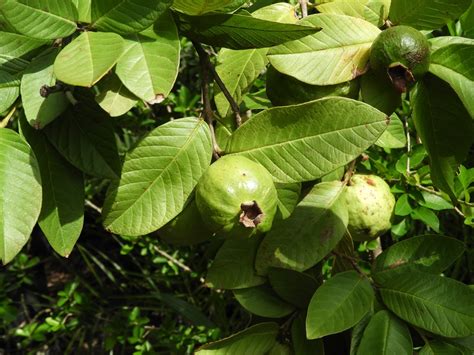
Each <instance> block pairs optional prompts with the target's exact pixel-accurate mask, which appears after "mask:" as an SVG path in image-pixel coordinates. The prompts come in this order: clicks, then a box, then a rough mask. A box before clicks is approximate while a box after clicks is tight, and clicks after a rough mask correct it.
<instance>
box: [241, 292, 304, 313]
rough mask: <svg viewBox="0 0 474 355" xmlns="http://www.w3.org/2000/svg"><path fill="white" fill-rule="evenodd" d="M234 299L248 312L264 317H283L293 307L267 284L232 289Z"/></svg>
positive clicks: (292, 309) (291, 310)
mask: <svg viewBox="0 0 474 355" xmlns="http://www.w3.org/2000/svg"><path fill="white" fill-rule="evenodd" d="M234 296H235V299H236V300H237V301H238V302H239V303H240V305H241V306H242V307H244V308H245V309H246V310H247V311H249V312H250V313H253V314H256V315H257V316H260V317H266V318H283V317H285V316H287V315H288V314H290V313H291V312H293V311H294V309H295V307H294V306H292V305H291V304H289V303H286V302H284V301H283V300H282V299H280V298H279V297H278V296H277V295H276V294H275V292H274V291H273V290H272V289H271V288H270V287H269V286H268V285H261V286H257V287H251V288H242V289H240V290H234Z"/></svg>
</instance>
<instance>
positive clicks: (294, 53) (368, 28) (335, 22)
mask: <svg viewBox="0 0 474 355" xmlns="http://www.w3.org/2000/svg"><path fill="white" fill-rule="evenodd" d="M299 23H300V24H301V25H311V26H317V27H321V28H322V30H321V31H320V32H318V33H315V34H313V35H311V36H307V37H304V38H301V39H298V40H295V41H291V42H287V43H284V44H282V45H280V46H277V47H275V48H272V49H270V51H269V52H268V59H269V60H270V63H271V64H272V65H273V66H274V67H275V68H276V69H277V70H278V71H279V72H280V73H283V74H286V75H290V76H293V77H295V78H296V79H298V80H300V81H302V82H305V83H308V84H312V85H332V84H338V83H343V82H346V81H349V80H352V79H354V78H356V77H358V76H359V75H361V74H362V73H364V72H365V70H366V65H367V61H368V60H369V52H370V47H371V45H372V42H373V41H374V40H375V38H376V37H377V36H378V34H379V33H380V30H379V29H378V28H377V27H376V26H374V25H372V24H371V23H369V22H367V21H364V20H362V19H359V18H355V17H350V16H344V15H334V14H317V15H311V16H308V17H306V18H304V19H303V20H301V21H300V22H299Z"/></svg>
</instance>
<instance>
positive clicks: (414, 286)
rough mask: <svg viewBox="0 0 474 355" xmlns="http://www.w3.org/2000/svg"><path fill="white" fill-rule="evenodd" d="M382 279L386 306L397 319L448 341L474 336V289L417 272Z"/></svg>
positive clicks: (447, 279)
mask: <svg viewBox="0 0 474 355" xmlns="http://www.w3.org/2000/svg"><path fill="white" fill-rule="evenodd" d="M393 276H394V277H390V278H387V279H384V280H381V281H382V283H381V284H380V288H379V291H380V294H381V296H382V299H383V302H384V303H385V305H386V306H387V307H388V308H389V309H390V310H391V311H392V312H393V313H395V314H396V315H397V316H398V317H400V318H401V319H403V320H405V321H407V322H408V323H410V324H413V325H415V326H417V327H419V328H422V329H425V330H427V331H429V332H431V333H434V334H438V335H441V336H443V337H446V338H461V337H466V336H469V335H471V334H473V333H474V303H473V302H472V300H473V299H474V290H472V289H470V288H469V287H468V286H466V285H464V284H462V283H460V282H458V281H456V280H453V279H449V278H446V277H442V276H438V275H432V274H428V273H425V272H420V271H416V270H413V269H411V270H408V271H407V272H404V273H403V272H400V273H396V274H394V275H393Z"/></svg>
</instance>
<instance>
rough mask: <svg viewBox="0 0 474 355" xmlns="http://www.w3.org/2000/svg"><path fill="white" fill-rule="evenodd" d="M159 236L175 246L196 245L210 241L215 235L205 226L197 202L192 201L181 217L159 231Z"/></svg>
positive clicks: (177, 217)
mask: <svg viewBox="0 0 474 355" xmlns="http://www.w3.org/2000/svg"><path fill="white" fill-rule="evenodd" d="M158 235H159V237H160V238H161V239H163V240H164V241H165V242H167V243H170V244H173V245H194V244H198V243H202V242H204V241H206V240H208V239H210V238H211V237H212V235H213V233H212V232H211V231H210V230H209V229H207V228H206V226H205V225H204V222H203V220H202V218H201V214H200V213H199V210H198V208H197V205H196V200H192V201H191V202H189V204H188V205H187V206H186V207H185V208H184V210H183V211H182V212H181V213H180V214H179V215H177V216H176V217H175V218H174V219H172V220H171V221H170V222H168V223H167V224H166V225H164V226H163V227H162V228H161V229H160V230H159V231H158Z"/></svg>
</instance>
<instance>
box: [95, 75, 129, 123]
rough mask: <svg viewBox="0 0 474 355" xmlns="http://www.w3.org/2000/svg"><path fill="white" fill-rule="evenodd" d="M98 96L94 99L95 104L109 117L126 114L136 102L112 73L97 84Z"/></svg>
mask: <svg viewBox="0 0 474 355" xmlns="http://www.w3.org/2000/svg"><path fill="white" fill-rule="evenodd" d="M98 86H99V89H100V94H99V95H98V96H96V97H95V100H96V101H97V103H98V104H99V105H100V107H102V109H103V110H104V111H105V112H107V113H108V114H109V115H110V116H111V117H116V116H121V115H123V114H125V113H127V112H128V111H129V110H130V109H131V108H132V107H133V106H135V104H136V103H137V102H138V98H137V97H136V96H135V95H133V94H132V93H131V92H130V91H128V89H127V88H126V87H125V85H123V83H122V82H121V81H120V79H119V77H118V76H117V75H116V74H115V73H113V74H111V75H109V76H107V77H106V78H105V79H104V80H102V81H101V82H100V83H99V85H98Z"/></svg>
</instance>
